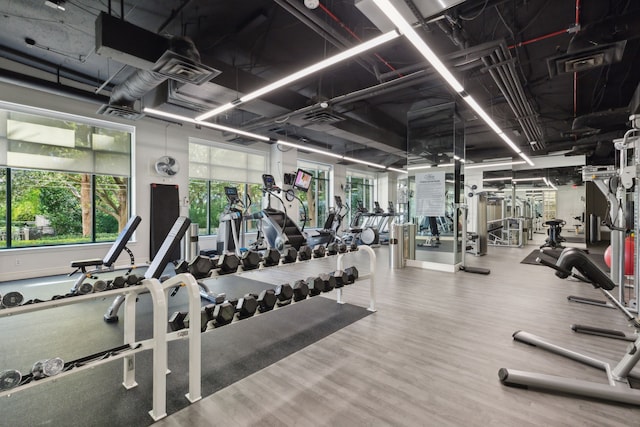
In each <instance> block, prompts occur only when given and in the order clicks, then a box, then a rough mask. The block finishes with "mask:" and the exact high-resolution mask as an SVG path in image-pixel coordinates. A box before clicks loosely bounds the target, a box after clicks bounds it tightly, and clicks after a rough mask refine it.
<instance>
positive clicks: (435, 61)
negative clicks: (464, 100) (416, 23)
mask: <svg viewBox="0 0 640 427" xmlns="http://www.w3.org/2000/svg"><path fill="white" fill-rule="evenodd" d="M373 2H374V3H375V4H376V6H378V7H379V8H380V10H381V11H382V13H384V14H385V15H387V18H389V19H390V20H391V22H393V25H395V26H396V28H398V30H400V32H401V33H402V34H404V35H405V37H406V38H408V39H409V41H410V42H411V43H412V44H413V46H415V48H416V49H418V51H419V52H420V53H421V54H422V56H424V57H425V59H426V60H427V61H429V63H430V64H431V66H432V67H433V68H435V69H436V71H438V73H440V75H441V76H442V77H443V78H444V79H445V80H446V81H447V83H449V85H450V86H451V87H452V88H453V90H455V91H456V92H457V93H460V92H462V91H464V87H462V85H461V84H460V82H459V81H458V80H457V79H456V78H455V77H454V76H453V74H451V72H450V71H449V69H448V68H447V67H446V66H445V65H444V64H443V63H442V61H441V60H440V58H438V55H436V54H435V52H434V51H432V50H431V48H430V47H429V46H428V45H427V44H426V43H425V42H424V40H422V38H420V36H419V35H418V33H417V32H416V30H414V29H413V27H412V26H411V24H409V23H408V22H407V20H406V19H404V17H403V16H402V15H401V14H400V12H398V9H396V8H395V7H394V6H393V5H392V4H391V2H390V1H389V0H373Z"/></svg>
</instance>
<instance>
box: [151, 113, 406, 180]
mask: <svg viewBox="0 0 640 427" xmlns="http://www.w3.org/2000/svg"><path fill="white" fill-rule="evenodd" d="M143 111H144V113H145V114H148V115H150V116H157V117H163V118H165V119H171V120H177V121H181V122H187V123H193V124H194V125H197V126H205V127H208V128H211V129H217V130H220V131H223V132H229V133H235V134H237V135H242V136H246V137H247V138H251V139H255V140H258V141H263V142H275V143H276V144H281V145H285V146H287V147H293V148H297V149H300V150H303V151H309V152H312V153H317V154H322V155H323V156H328V157H333V158H335V159H340V160H345V161H349V162H353V163H360V164H363V165H367V166H372V167H374V168H379V169H384V170H391V171H394V172H400V173H408V172H406V171H403V170H402V169H396V168H390V167H387V166H384V165H380V164H378V163H373V162H367V161H366V160H360V159H354V158H353V157H348V156H344V155H342V154H336V153H332V152H331V151H325V150H321V149H319V148H314V147H308V146H306V145H302V144H296V143H295V142H289V141H284V140H281V139H274V138H269V137H267V136H263V135H258V134H257V133H253V132H245V131H243V130H240V129H236V128H232V127H229V126H223V125H218V124H215V123H210V122H201V121H198V120H195V119H192V118H190V117H186V116H181V115H179V114H173V113H167V112H166V111H161V110H156V109H154V108H148V107H145V108H144V109H143Z"/></svg>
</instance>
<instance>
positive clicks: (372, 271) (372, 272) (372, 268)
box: [336, 245, 376, 313]
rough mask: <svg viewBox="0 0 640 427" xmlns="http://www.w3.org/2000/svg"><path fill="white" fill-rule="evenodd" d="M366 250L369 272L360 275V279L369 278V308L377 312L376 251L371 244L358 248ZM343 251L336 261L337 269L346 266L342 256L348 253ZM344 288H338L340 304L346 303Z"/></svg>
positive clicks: (337, 297)
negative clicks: (343, 297) (343, 295)
mask: <svg viewBox="0 0 640 427" xmlns="http://www.w3.org/2000/svg"><path fill="white" fill-rule="evenodd" d="M361 250H364V251H365V252H366V253H367V254H368V255H369V273H368V274H363V275H362V276H359V277H358V280H360V279H369V307H367V310H369V311H371V312H374V313H375V312H376V286H375V276H376V253H375V252H374V251H373V249H371V248H370V247H369V246H366V245H363V246H360V247H359V248H358V251H361ZM348 253H349V252H347V253H342V254H338V259H337V261H336V270H342V269H343V268H344V265H343V262H342V258H343V257H344V255H346V254H348ZM343 289H344V288H338V289H336V302H337V303H338V304H344V301H343V299H342V290H343Z"/></svg>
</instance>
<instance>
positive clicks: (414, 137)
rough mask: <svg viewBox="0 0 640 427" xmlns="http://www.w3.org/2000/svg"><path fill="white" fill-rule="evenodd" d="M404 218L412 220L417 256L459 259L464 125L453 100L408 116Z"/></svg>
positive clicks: (435, 259) (443, 260) (451, 262)
mask: <svg viewBox="0 0 640 427" xmlns="http://www.w3.org/2000/svg"><path fill="white" fill-rule="evenodd" d="M407 126H408V128H407V139H408V141H407V169H408V171H409V175H408V177H407V181H406V194H407V202H408V209H407V211H408V220H409V221H410V222H412V223H414V224H415V225H416V231H417V236H416V248H415V249H416V250H415V254H416V255H415V259H416V260H418V261H427V262H433V263H438V264H448V265H454V264H457V263H459V262H460V260H461V252H460V240H461V239H460V238H461V236H460V233H461V223H460V214H459V208H458V207H459V204H460V203H461V202H462V199H461V197H462V194H464V191H462V190H463V189H464V183H463V181H462V165H463V161H464V127H463V121H462V120H461V118H460V117H459V116H458V114H457V111H456V104H455V103H454V102H447V103H444V104H440V105H432V106H427V107H416V108H413V109H412V110H411V111H410V112H409V113H408V117H407Z"/></svg>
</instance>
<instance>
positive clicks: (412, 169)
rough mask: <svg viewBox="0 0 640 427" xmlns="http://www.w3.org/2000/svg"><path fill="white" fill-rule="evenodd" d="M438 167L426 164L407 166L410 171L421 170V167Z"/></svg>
mask: <svg viewBox="0 0 640 427" xmlns="http://www.w3.org/2000/svg"><path fill="white" fill-rule="evenodd" d="M434 167H436V166H435V165H424V166H409V167H408V168H407V170H408V171H417V170H421V169H431V168H434Z"/></svg>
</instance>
